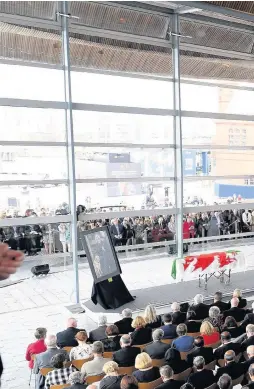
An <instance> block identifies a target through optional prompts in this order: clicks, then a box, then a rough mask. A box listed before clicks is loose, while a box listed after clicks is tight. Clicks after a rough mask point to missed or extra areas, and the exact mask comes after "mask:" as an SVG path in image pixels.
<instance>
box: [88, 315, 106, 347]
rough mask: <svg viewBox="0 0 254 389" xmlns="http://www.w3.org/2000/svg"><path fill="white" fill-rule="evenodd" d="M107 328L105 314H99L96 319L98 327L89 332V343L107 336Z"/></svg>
mask: <svg viewBox="0 0 254 389" xmlns="http://www.w3.org/2000/svg"><path fill="white" fill-rule="evenodd" d="M106 328H107V316H105V315H99V319H98V328H96V329H95V330H92V331H91V332H90V334H89V341H90V342H91V343H93V342H97V341H101V340H103V339H106V338H107V335H106V333H105V331H106Z"/></svg>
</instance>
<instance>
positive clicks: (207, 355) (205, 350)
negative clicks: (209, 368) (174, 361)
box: [187, 347, 215, 366]
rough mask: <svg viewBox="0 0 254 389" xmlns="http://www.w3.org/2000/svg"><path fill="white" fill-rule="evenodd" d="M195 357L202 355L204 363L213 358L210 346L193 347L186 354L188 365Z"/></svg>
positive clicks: (191, 363)
mask: <svg viewBox="0 0 254 389" xmlns="http://www.w3.org/2000/svg"><path fill="white" fill-rule="evenodd" d="M196 357H203V358H204V360H205V364H206V365H208V363H210V362H212V361H214V360H215V357H214V355H213V349H212V347H195V348H194V349H193V350H192V351H191V352H190V353H189V354H188V355H187V362H188V364H189V365H190V366H192V365H193V359H194V358H196Z"/></svg>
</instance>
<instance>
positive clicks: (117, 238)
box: [110, 218, 124, 246]
mask: <svg viewBox="0 0 254 389" xmlns="http://www.w3.org/2000/svg"><path fill="white" fill-rule="evenodd" d="M123 232H124V230H123V226H122V224H120V223H119V220H118V219H117V218H115V219H114V220H113V224H112V225H111V226H110V233H111V236H112V239H113V244H114V246H121V245H122V240H123Z"/></svg>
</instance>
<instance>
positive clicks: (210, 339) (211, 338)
mask: <svg viewBox="0 0 254 389" xmlns="http://www.w3.org/2000/svg"><path fill="white" fill-rule="evenodd" d="M201 336H203V338H204V343H205V346H208V345H210V344H213V343H217V342H219V340H220V334H219V332H217V331H214V332H213V333H212V334H211V335H205V334H201Z"/></svg>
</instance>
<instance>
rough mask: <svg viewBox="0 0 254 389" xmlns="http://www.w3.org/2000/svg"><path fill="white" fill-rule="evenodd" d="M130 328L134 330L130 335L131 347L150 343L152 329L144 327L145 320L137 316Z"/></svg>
mask: <svg viewBox="0 0 254 389" xmlns="http://www.w3.org/2000/svg"><path fill="white" fill-rule="evenodd" d="M131 326H132V327H133V328H134V329H135V330H134V331H133V332H132V333H131V340H132V343H131V344H132V346H133V345H137V344H138V345H141V344H146V343H149V342H151V341H152V328H150V327H146V322H145V319H144V318H143V317H142V316H137V317H136V318H135V319H134V320H133V322H132V323H131Z"/></svg>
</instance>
